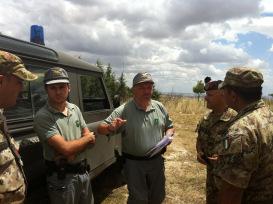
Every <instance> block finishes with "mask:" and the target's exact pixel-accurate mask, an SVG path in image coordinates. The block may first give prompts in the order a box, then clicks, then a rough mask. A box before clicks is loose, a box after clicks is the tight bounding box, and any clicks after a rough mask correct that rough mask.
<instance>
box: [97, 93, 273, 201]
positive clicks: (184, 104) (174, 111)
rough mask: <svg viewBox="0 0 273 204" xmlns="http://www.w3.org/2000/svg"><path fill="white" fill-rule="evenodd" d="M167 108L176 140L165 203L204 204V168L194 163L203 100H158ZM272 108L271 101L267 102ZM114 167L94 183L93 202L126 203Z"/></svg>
mask: <svg viewBox="0 0 273 204" xmlns="http://www.w3.org/2000/svg"><path fill="white" fill-rule="evenodd" d="M160 101H161V102H162V103H163V104H164V105H165V106H166V108H167V109H168V111H169V114H170V116H171V118H172V119H173V121H174V126H175V129H176V132H175V139H174V141H173V142H172V144H171V145H170V146H169V147H168V150H167V152H166V153H165V154H164V157H165V159H166V160H165V168H166V171H165V174H166V199H165V203H166V204H201V203H205V179H206V169H205V166H203V165H201V164H199V163H198V162H197V161H196V156H195V141H196V134H195V128H196V124H197V122H198V121H199V119H200V118H201V117H202V115H203V114H204V113H205V112H206V111H207V109H206V108H205V103H204V101H203V100H201V101H197V99H190V98H178V97H174V98H170V97H168V98H167V97H165V98H162V99H161V100H160ZM266 103H267V105H269V106H270V107H271V109H273V102H272V100H266ZM117 169H118V168H117V167H116V166H114V167H112V168H110V169H108V170H107V171H105V172H104V173H103V174H102V175H101V176H99V178H97V179H96V180H95V181H94V182H93V189H94V196H95V202H96V203H103V204H123V203H126V200H127V196H128V195H127V189H126V185H125V183H124V182H123V180H122V175H121V174H120V173H119V171H118V170H117Z"/></svg>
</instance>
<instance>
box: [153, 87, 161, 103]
mask: <svg viewBox="0 0 273 204" xmlns="http://www.w3.org/2000/svg"><path fill="white" fill-rule="evenodd" d="M153 88H154V91H153V95H152V99H154V100H159V98H160V95H161V93H160V92H159V91H158V90H157V89H156V88H155V85H153Z"/></svg>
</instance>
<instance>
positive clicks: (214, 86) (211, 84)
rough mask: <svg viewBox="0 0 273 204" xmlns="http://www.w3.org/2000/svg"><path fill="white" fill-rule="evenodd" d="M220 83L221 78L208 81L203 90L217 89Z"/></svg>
mask: <svg viewBox="0 0 273 204" xmlns="http://www.w3.org/2000/svg"><path fill="white" fill-rule="evenodd" d="M221 83H222V81H221V80H218V81H210V82H208V83H206V85H205V87H204V90H205V91H210V90H217V89H218V86H219V84H221Z"/></svg>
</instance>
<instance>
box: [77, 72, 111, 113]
mask: <svg viewBox="0 0 273 204" xmlns="http://www.w3.org/2000/svg"><path fill="white" fill-rule="evenodd" d="M80 81H81V89H82V90H81V91H82V103H83V110H84V111H85V112H86V111H95V110H101V109H109V108H110V104H109V101H108V99H107V95H106V92H105V89H104V86H103V83H102V79H101V77H99V76H93V75H81V76H80Z"/></svg>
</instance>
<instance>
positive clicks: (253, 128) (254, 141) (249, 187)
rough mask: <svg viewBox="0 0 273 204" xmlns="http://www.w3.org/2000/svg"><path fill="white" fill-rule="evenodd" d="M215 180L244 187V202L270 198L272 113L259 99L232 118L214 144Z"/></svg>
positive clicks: (272, 194)
mask: <svg viewBox="0 0 273 204" xmlns="http://www.w3.org/2000/svg"><path fill="white" fill-rule="evenodd" d="M216 149H217V151H218V153H217V154H218V160H217V162H216V167H215V168H214V172H213V173H214V175H215V181H216V185H217V187H218V188H221V181H222V180H224V181H226V182H228V183H230V184H232V185H234V186H236V187H239V188H244V189H245V190H244V195H243V203H255V202H263V201H266V200H271V199H273V113H272V112H271V111H270V110H269V108H268V107H266V106H265V104H264V102H263V101H262V100H259V101H257V102H254V103H252V104H250V105H248V106H247V107H246V108H244V109H243V110H242V111H240V112H239V113H238V115H237V116H236V117H235V118H234V119H233V122H232V124H231V125H230V127H229V128H228V130H227V131H226V132H225V133H224V134H223V135H222V138H221V141H220V142H219V143H218V145H217V147H216Z"/></svg>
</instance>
